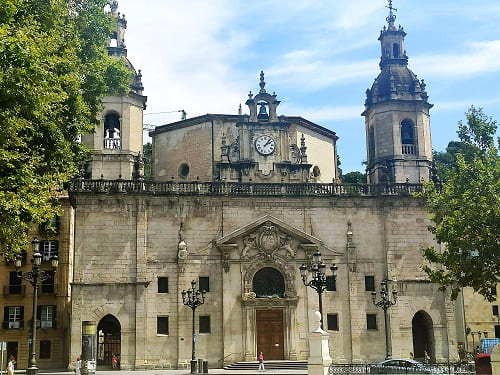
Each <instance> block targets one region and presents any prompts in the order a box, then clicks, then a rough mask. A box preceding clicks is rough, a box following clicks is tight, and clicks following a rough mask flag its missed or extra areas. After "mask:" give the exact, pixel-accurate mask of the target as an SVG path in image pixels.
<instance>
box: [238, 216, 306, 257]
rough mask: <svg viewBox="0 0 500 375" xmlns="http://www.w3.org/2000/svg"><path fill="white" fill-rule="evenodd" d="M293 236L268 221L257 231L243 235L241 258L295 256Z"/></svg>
mask: <svg viewBox="0 0 500 375" xmlns="http://www.w3.org/2000/svg"><path fill="white" fill-rule="evenodd" d="M292 246H293V245H292V237H291V236H289V235H288V234H286V233H284V232H282V231H280V230H279V228H278V227H277V226H276V225H275V224H274V223H272V222H271V221H266V222H265V223H264V224H262V225H261V226H260V227H259V228H258V229H257V230H256V231H255V232H253V233H250V234H248V235H247V236H245V237H243V248H242V250H241V259H242V260H245V261H253V260H257V259H260V260H266V261H286V260H287V259H290V258H295V256H296V253H297V251H296V250H295V249H294V248H293V247H292Z"/></svg>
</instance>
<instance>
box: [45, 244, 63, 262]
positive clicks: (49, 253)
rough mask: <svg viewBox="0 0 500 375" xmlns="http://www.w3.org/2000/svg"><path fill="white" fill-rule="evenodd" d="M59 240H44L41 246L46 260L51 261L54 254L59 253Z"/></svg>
mask: <svg viewBox="0 0 500 375" xmlns="http://www.w3.org/2000/svg"><path fill="white" fill-rule="evenodd" d="M58 248H59V241H56V240H47V241H42V243H41V246H40V252H41V253H42V256H43V258H42V260H43V261H44V262H48V261H50V258H51V257H53V256H54V255H58Z"/></svg>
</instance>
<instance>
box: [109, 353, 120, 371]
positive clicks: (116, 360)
mask: <svg viewBox="0 0 500 375" xmlns="http://www.w3.org/2000/svg"><path fill="white" fill-rule="evenodd" d="M111 366H112V367H113V370H116V368H117V366H118V358H116V354H113V356H112V357H111Z"/></svg>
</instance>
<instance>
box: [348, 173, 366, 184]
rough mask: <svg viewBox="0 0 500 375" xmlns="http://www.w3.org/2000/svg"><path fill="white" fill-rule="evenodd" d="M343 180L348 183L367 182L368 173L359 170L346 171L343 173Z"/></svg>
mask: <svg viewBox="0 0 500 375" xmlns="http://www.w3.org/2000/svg"><path fill="white" fill-rule="evenodd" d="M342 182H343V183H346V184H365V183H366V173H361V172H358V171H355V172H349V173H346V174H344V175H342Z"/></svg>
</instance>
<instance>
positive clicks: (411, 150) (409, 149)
mask: <svg viewBox="0 0 500 375" xmlns="http://www.w3.org/2000/svg"><path fill="white" fill-rule="evenodd" d="M402 152H403V155H416V154H417V145H403V147H402Z"/></svg>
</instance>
